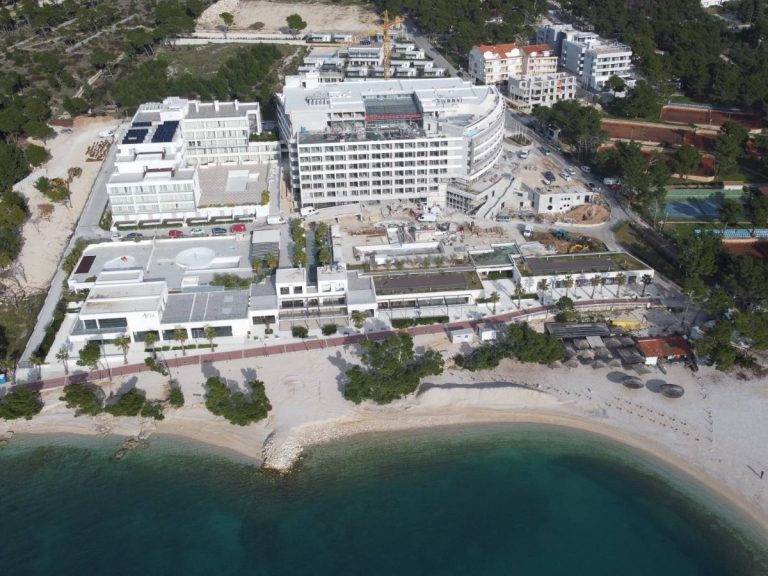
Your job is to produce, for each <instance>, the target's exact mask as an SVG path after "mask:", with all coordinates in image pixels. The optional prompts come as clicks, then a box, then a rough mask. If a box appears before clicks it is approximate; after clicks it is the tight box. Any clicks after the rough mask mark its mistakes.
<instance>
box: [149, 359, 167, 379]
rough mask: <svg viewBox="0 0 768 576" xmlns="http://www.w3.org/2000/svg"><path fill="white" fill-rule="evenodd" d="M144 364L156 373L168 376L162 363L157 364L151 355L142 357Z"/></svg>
mask: <svg viewBox="0 0 768 576" xmlns="http://www.w3.org/2000/svg"><path fill="white" fill-rule="evenodd" d="M144 364H145V365H146V366H147V368H149V369H150V370H152V371H153V372H157V373H158V374H162V375H163V376H168V371H167V370H166V369H165V367H164V366H163V365H162V364H159V363H158V362H157V360H155V359H154V358H152V357H151V356H147V357H146V358H144Z"/></svg>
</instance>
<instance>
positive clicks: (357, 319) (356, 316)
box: [350, 310, 365, 330]
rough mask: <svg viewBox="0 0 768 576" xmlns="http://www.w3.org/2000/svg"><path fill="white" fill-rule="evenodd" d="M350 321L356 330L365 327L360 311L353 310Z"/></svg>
mask: <svg viewBox="0 0 768 576" xmlns="http://www.w3.org/2000/svg"><path fill="white" fill-rule="evenodd" d="M350 319H351V320H352V324H354V325H355V328H357V329H358V330H360V328H362V327H363V326H364V325H365V314H363V312H362V311H361V310H353V311H352V314H351V315H350Z"/></svg>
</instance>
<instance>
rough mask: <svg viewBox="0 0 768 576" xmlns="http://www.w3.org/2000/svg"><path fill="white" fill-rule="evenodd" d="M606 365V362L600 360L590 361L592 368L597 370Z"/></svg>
mask: <svg viewBox="0 0 768 576" xmlns="http://www.w3.org/2000/svg"><path fill="white" fill-rule="evenodd" d="M606 366H607V364H606V363H605V362H603V361H601V360H595V361H594V362H592V368H594V369H595V370H598V369H600V368H605V367H606Z"/></svg>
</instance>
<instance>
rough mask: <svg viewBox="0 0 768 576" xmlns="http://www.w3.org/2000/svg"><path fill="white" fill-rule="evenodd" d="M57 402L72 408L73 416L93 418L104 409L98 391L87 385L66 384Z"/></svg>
mask: <svg viewBox="0 0 768 576" xmlns="http://www.w3.org/2000/svg"><path fill="white" fill-rule="evenodd" d="M59 400H63V401H64V402H66V403H67V408H74V409H75V416H80V415H81V414H86V415H88V416H95V415H96V414H99V413H101V411H102V410H103V409H104V401H103V400H102V397H101V393H100V390H98V389H97V388H95V387H94V386H88V385H87V384H80V383H72V384H67V385H66V386H64V396H62V397H61V398H59Z"/></svg>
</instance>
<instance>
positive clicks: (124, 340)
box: [113, 335, 131, 364]
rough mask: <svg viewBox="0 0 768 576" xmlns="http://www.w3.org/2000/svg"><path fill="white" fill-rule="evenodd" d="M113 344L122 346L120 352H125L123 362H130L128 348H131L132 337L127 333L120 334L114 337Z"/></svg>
mask: <svg viewBox="0 0 768 576" xmlns="http://www.w3.org/2000/svg"><path fill="white" fill-rule="evenodd" d="M113 344H114V345H115V346H117V347H118V348H120V352H122V353H123V364H128V350H130V349H131V339H130V338H128V336H126V335H122V336H118V337H117V338H115V339H114V341H113Z"/></svg>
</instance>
